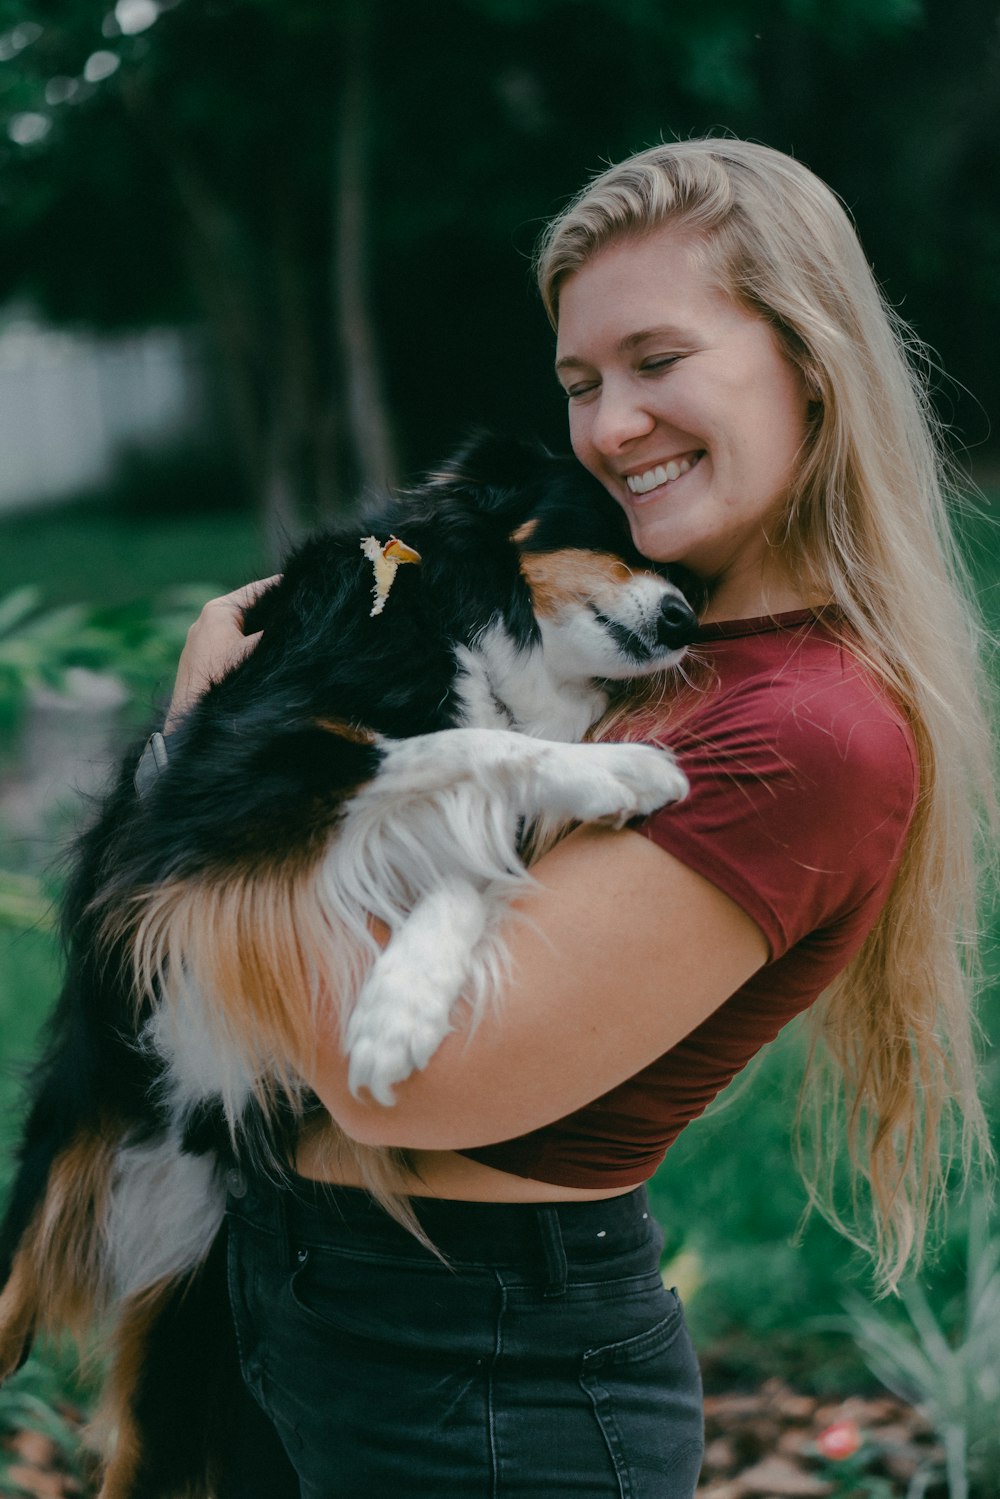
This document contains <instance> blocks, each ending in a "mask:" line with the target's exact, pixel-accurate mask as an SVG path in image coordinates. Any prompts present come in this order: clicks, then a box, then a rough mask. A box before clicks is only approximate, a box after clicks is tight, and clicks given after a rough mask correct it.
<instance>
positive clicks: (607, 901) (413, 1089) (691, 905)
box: [309, 827, 768, 1150]
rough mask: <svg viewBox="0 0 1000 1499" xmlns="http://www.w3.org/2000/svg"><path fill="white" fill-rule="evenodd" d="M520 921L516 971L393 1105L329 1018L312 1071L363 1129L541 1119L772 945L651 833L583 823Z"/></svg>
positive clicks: (625, 1072)
mask: <svg viewBox="0 0 1000 1499" xmlns="http://www.w3.org/2000/svg"><path fill="white" fill-rule="evenodd" d="M532 874H533V875H534V876H535V877H536V878H537V880H538V882H539V888H538V889H537V890H536V891H534V892H532V893H531V895H530V896H528V897H526V898H525V899H524V900H523V901H521V902H520V903H519V904H520V909H521V911H522V913H523V915H524V916H526V917H528V918H529V920H528V921H524V920H515V921H511V922H510V923H509V928H508V934H507V947H508V950H509V952H510V954H511V960H512V961H511V977H510V980H509V982H508V983H506V984H505V986H504V992H503V995H502V997H501V1000H500V1002H499V1004H498V1005H497V1007H496V1009H495V1011H493V1012H490V1013H487V1014H486V1015H484V1017H483V1018H482V1020H481V1021H480V1024H479V1025H478V1027H477V1028H476V1030H475V1032H474V1033H473V1034H472V1035H471V1036H470V1035H469V1034H468V1029H467V1019H466V1017H464V1016H463V1015H462V1013H461V1011H459V1012H458V1014H457V1015H456V1027H457V1028H456V1030H455V1032H454V1033H453V1034H452V1035H450V1036H449V1037H448V1038H447V1039H446V1040H445V1041H444V1043H443V1044H442V1045H441V1046H440V1047H439V1048H438V1050H437V1052H436V1053H435V1054H434V1056H433V1057H432V1058H431V1060H430V1062H429V1064H428V1066H427V1067H426V1069H425V1070H424V1071H423V1072H420V1073H416V1074H414V1075H413V1076H412V1077H410V1078H408V1079H407V1080H406V1081H405V1082H404V1083H401V1084H400V1085H399V1086H398V1087H397V1089H396V1103H395V1104H394V1105H393V1106H392V1107H384V1106H383V1105H380V1104H378V1103H375V1102H374V1101H372V1100H371V1099H370V1098H369V1097H368V1095H367V1094H365V1095H364V1097H363V1098H362V1099H360V1100H359V1099H356V1098H354V1097H352V1095H351V1093H350V1092H349V1090H348V1087H347V1061H346V1058H345V1057H344V1056H343V1054H342V1052H341V1048H340V1039H339V1036H338V1035H337V1034H336V1033H335V1031H334V1029H333V1028H332V1027H331V1028H322V1027H321V1028H318V1029H317V1034H316V1037H315V1048H316V1050H315V1057H316V1064H315V1070H314V1073H313V1075H312V1076H310V1078H309V1082H310V1085H311V1086H312V1087H313V1088H314V1090H315V1091H316V1093H317V1094H318V1096H319V1098H320V1099H321V1100H322V1102H323V1103H324V1104H325V1106H326V1107H327V1109H328V1110H329V1111H330V1113H331V1114H332V1115H333V1117H334V1118H335V1119H336V1120H337V1122H338V1123H339V1124H340V1125H341V1126H342V1127H343V1129H344V1130H345V1131H346V1132H347V1133H348V1134H349V1135H351V1136H352V1137H353V1138H354V1139H356V1140H359V1141H362V1142H363V1143H365V1144H370V1145H396V1146H404V1147H409V1148H411V1149H418V1150H454V1149H462V1148H472V1147H474V1146H478V1145H487V1144H492V1143H493V1142H495V1141H497V1140H504V1139H509V1138H510V1137H512V1136H515V1135H520V1134H523V1133H525V1132H526V1131H528V1130H532V1129H536V1128H539V1127H540V1126H541V1125H544V1124H547V1123H550V1122H551V1121H552V1120H554V1119H559V1118H561V1117H562V1116H563V1115H564V1114H567V1113H570V1112H571V1111H572V1110H574V1109H576V1108H579V1107H582V1106H583V1105H584V1104H586V1103H589V1102H590V1101H591V1100H593V1099H594V1098H596V1097H599V1096H600V1095H601V1094H602V1093H604V1092H606V1091H607V1090H608V1089H609V1088H612V1087H614V1086H616V1085H617V1084H618V1083H620V1082H623V1081H624V1080H625V1079H626V1078H628V1077H631V1076H632V1075H633V1074H634V1073H635V1072H637V1071H639V1070H640V1069H641V1068H642V1067H644V1066H646V1065H647V1064H648V1063H650V1062H651V1061H653V1060H655V1058H656V1057H658V1056H660V1055H662V1053H663V1052H665V1051H667V1050H669V1048H670V1047H671V1046H673V1045H674V1044H675V1043H676V1042H678V1041H680V1040H681V1039H682V1038H683V1037H684V1036H686V1035H687V1034H688V1032H689V1031H691V1030H693V1029H694V1027H695V1026H696V1025H698V1024H699V1022H700V1021H702V1020H703V1019H704V1018H705V1017H706V1016H707V1015H709V1014H711V1012H712V1011H713V1010H715V1009H717V1008H718V1006H719V1005H720V1004H722V1003H723V1002H724V1001H725V1000H726V999H728V997H729V996H730V995H731V994H733V993H734V992H735V990H736V989H738V988H739V987H740V985H741V984H742V983H743V982H744V981H745V980H746V979H748V978H749V977H750V975H751V974H752V973H753V972H755V971H756V969H758V968H759V967H760V966H761V965H762V964H763V963H764V962H766V960H767V956H768V950H767V944H766V942H765V940H764V937H763V935H762V933H761V931H760V929H759V928H758V927H757V926H756V924H755V923H754V922H753V921H752V920H751V919H750V918H749V917H748V916H747V915H745V913H744V912H743V911H742V910H741V909H740V908H739V907H738V906H737V905H736V904H735V903H734V902H733V901H731V900H730V899H729V898H728V896H725V895H723V894H722V893H721V892H720V891H719V890H717V889H716V888H715V886H714V885H712V884H710V883H709V882H708V881H707V880H705V879H703V878H702V877H701V876H700V875H697V874H694V873H693V872H692V871H691V870H690V869H688V868H687V867H686V866H685V865H683V864H682V863H681V862H680V861H679V860H677V859H675V858H674V857H673V856H672V855H670V854H668V853H666V852H665V851H664V850H663V849H661V848H658V847H657V846H656V845H655V844H654V843H652V842H650V841H649V840H648V839H646V838H643V837H641V836H640V835H638V834H636V833H634V832H630V831H625V832H612V831H610V830H607V829H604V828H596V827H590V828H580V829H578V830H577V831H576V832H575V833H573V834H572V835H571V836H570V837H569V838H567V839H565V840H564V842H562V843H561V844H559V845H558V846H557V847H556V848H555V849H554V850H553V851H552V852H551V853H549V854H547V855H546V856H545V858H544V859H542V860H540V861H539V863H538V864H536V865H534V866H533V868H532Z"/></svg>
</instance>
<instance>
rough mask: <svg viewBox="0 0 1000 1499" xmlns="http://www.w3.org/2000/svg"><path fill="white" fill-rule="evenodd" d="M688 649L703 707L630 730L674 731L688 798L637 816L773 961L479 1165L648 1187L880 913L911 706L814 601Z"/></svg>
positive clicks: (910, 794)
mask: <svg viewBox="0 0 1000 1499" xmlns="http://www.w3.org/2000/svg"><path fill="white" fill-rule="evenodd" d="M696 649H697V653H698V656H699V658H701V659H703V660H705V661H706V662H707V664H708V665H709V667H710V668H711V675H710V677H709V685H708V686H706V687H705V688H704V690H703V695H702V697H701V698H700V699H699V700H698V702H697V704H696V705H695V706H694V707H693V708H692V709H690V710H689V711H686V712H685V713H684V715H683V718H682V720H681V721H680V722H679V723H678V724H677V725H676V726H675V727H674V728H673V729H669V728H666V727H665V726H664V724H663V723H662V721H661V722H656V721H654V720H651V719H648V718H647V719H644V720H640V719H637V720H636V721H635V723H634V724H633V725H630V726H629V729H628V732H627V737H628V738H629V739H644V740H660V742H663V743H668V744H669V745H670V747H671V748H672V749H673V750H674V751H675V753H676V755H677V758H678V760H679V762H680V765H681V767H682V769H683V770H684V771H685V773H686V774H687V777H688V779H689V781H690V783H691V791H690V795H689V796H688V797H687V798H686V800H684V801H683V802H679V803H677V804H676V805H674V806H669V807H664V808H662V809H661V810H660V811H659V812H655V813H654V814H653V815H652V816H651V817H648V818H646V819H644V820H643V821H642V822H641V823H638V824H636V825H635V826H636V827H637V830H638V831H639V832H640V833H642V834H643V835H644V836H645V837H647V838H651V839H652V840H653V842H654V843H658V844H659V845H660V847H661V848H664V849H666V850H667V851H668V852H669V853H671V854H673V855H674V856H675V857H676V858H678V859H680V860H681V861H682V862H683V863H684V864H686V865H687V866H688V867H689V868H690V869H693V870H695V871H696V872H697V873H698V874H701V875H704V877H705V878H706V879H708V880H710V881H711V882H712V884H713V885H716V886H717V887H718V889H720V890H722V891H723V892H724V893H725V894H726V895H728V896H729V897H730V898H731V899H732V900H734V901H735V902H736V904H737V905H738V906H740V907H741V908H742V909H743V910H744V911H745V912H746V913H747V914H748V915H749V916H750V917H751V918H752V919H753V920H754V921H755V922H756V923H757V925H758V926H759V927H760V929H761V931H762V932H763V934H764V936H765V937H766V939H767V942H768V945H769V948H770V958H769V960H768V962H767V963H766V964H765V965H764V967H763V968H761V969H760V970H759V971H758V972H757V973H755V974H754V975H753V977H752V978H751V979H749V981H748V982H747V983H746V984H744V985H743V987H742V988H741V989H738V990H737V992H736V993H735V994H734V995H732V997H731V998H730V999H728V1000H727V1001H726V1002H725V1003H724V1004H723V1005H721V1006H720V1007H719V1009H717V1010H716V1011H715V1012H714V1013H713V1014H711V1015H710V1016H708V1018H707V1019H706V1020H703V1021H702V1022H701V1024H700V1025H698V1026H697V1027H696V1028H695V1030H693V1031H692V1032H691V1033H690V1034H689V1035H688V1036H686V1037H685V1038H684V1040H683V1041H681V1042H679V1043H678V1044H677V1045H676V1046H674V1047H673V1048H672V1049H671V1050H670V1051H668V1052H666V1053H665V1054H664V1055H663V1056H661V1057H660V1058H659V1059H658V1060H657V1061H655V1062H652V1063H650V1065H649V1066H648V1067H644V1068H643V1069H642V1071H641V1072H638V1073H636V1075H635V1076H634V1077H631V1078H629V1079H628V1080H627V1081H626V1082H623V1083H620V1084H619V1085H618V1086H617V1087H615V1088H612V1089H611V1090H610V1092H608V1093H605V1094H603V1095H602V1096H601V1097H600V1098H597V1099H595V1100H594V1102H593V1103H590V1104H588V1105H587V1106H586V1107H584V1108H582V1109H577V1110H576V1111H575V1112H574V1113H572V1114H568V1115H567V1116H566V1117H565V1118H563V1119H559V1120H557V1121H556V1122H555V1123H554V1124H549V1125H546V1126H545V1127H544V1128H542V1129H537V1130H533V1131H532V1132H531V1133H530V1134H526V1135H520V1136H518V1137H517V1138H516V1139H513V1140H505V1141H503V1142H501V1143H499V1144H496V1145H485V1146H481V1147H478V1148H476V1149H473V1150H464V1151H462V1152H461V1154H462V1155H466V1156H470V1157H471V1158H472V1159H473V1160H477V1161H482V1162H484V1163H485V1164H486V1165H488V1166H495V1167H497V1168H499V1169H500V1170H502V1171H509V1172H513V1173H514V1175H516V1176H526V1177H532V1178H534V1179H536V1180H539V1181H546V1182H554V1183H558V1184H559V1185H561V1186H567V1187H618V1186H625V1185H627V1184H629V1183H633V1182H639V1181H644V1180H645V1179H647V1178H648V1177H650V1176H651V1175H652V1174H653V1172H654V1171H655V1170H656V1167H657V1166H658V1165H659V1163H660V1162H661V1161H662V1159H663V1157H664V1154H665V1153H666V1150H667V1148H668V1146H669V1145H671V1144H672V1143H673V1141H674V1140H675V1139H676V1138H677V1136H678V1135H679V1134H680V1132H681V1130H682V1129H683V1128H684V1126H685V1125H686V1124H689V1123H690V1122H691V1120H692V1119H696V1118H697V1117H698V1115H699V1114H701V1113H702V1112H703V1110H704V1109H705V1108H706V1107H707V1106H708V1104H709V1103H710V1102H711V1101H712V1099H713V1098H714V1097H715V1096H716V1094H717V1093H718V1092H720V1090H721V1089H722V1088H724V1087H725V1086H726V1084H727V1083H728V1082H729V1081H730V1080H731V1079H732V1078H733V1077H734V1076H735V1075H736V1073H738V1072H739V1071H740V1070H741V1069H742V1068H743V1067H745V1066H746V1064H747V1063H748V1062H749V1061H750V1059H751V1058H752V1057H753V1056H754V1055H755V1054H756V1053H757V1052H758V1051H759V1050H760V1048H761V1047H762V1046H764V1045H765V1044H766V1043H767V1042H769V1041H772V1040H773V1039H774V1037H775V1036H776V1035H777V1034H778V1032H779V1031H780V1030H781V1028H782V1026H783V1025H785V1024H786V1022H787V1021H789V1020H791V1018H792V1017H793V1016H794V1015H797V1014H799V1013H800V1011H802V1010H804V1009H806V1008H807V1007H808V1006H809V1005H810V1004H812V1002H813V1000H815V999H816V998H817V997H818V996H819V994H820V993H821V992H822V990H823V989H825V988H826V986H827V985H828V984H829V983H830V982H831V981H832V980H833V979H834V978H835V977H836V975H837V974H838V973H839V972H840V971H841V970H842V969H843V968H844V967H845V965H846V964H847V963H848V962H849V960H850V959H851V958H852V957H853V955H854V954H855V953H856V952H857V951H858V949H859V947H860V946H861V944H862V943H863V941H864V939H865V937H866V936H867V934H868V932H869V931H870V930H871V927H872V926H873V924H874V922H875V920H876V918H877V916H878V914H879V912H880V910H881V909H882V905H883V903H884V901H885V898H886V896H887V894H888V892H889V888H890V886H891V884H892V880H893V878H894V875H895V872H896V868H897V866H898V863H899V859H900V856H901V853H902V848H903V843H904V839H905V836H906V831H907V828H908V827H909V823H910V818H911V816H912V814H913V808H914V805H915V803H916V797H917V789H918V787H917V756H916V749H915V745H914V741H913V736H912V734H911V732H910V729H909V726H908V724H907V721H906V718H905V715H904V713H903V712H902V711H901V709H900V708H899V707H898V706H897V705H896V704H895V703H894V702H893V700H892V699H891V698H890V697H889V696H888V695H887V693H886V692H885V691H884V689H883V688H882V687H881V686H879V684H878V683H877V682H876V681H874V680H873V678H872V677H871V675H869V674H868V673H867V672H866V671H865V669H864V668H863V667H862V666H861V665H860V663H859V662H858V661H857V659H856V658H855V657H854V656H853V655H852V654H851V653H850V651H849V650H847V649H846V648H845V647H844V646H843V645H841V644H840V643H838V641H837V640H836V639H835V638H834V636H833V635H832V634H831V632H830V631H829V629H828V628H826V627H825V626H824V625H823V624H822V623H821V622H819V621H817V620H816V619H815V618H814V616H813V615H812V614H811V613H809V612H805V611H803V612H798V613H794V614H784V615H779V616H777V617H776V618H775V619H759V620H731V621H726V622H724V623H720V624H715V625H707V626H705V627H704V628H703V630H702V632H701V636H700V640H699V644H698V646H697V648H696ZM663 919H664V920H665V921H669V920H670V912H669V911H664V913H663ZM609 997H611V996H609ZM620 997H621V998H623V999H627V996H620ZM669 999H670V979H669V975H666V976H665V978H664V1003H669Z"/></svg>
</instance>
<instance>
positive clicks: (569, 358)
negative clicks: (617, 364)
mask: <svg viewBox="0 0 1000 1499" xmlns="http://www.w3.org/2000/svg"><path fill="white" fill-rule="evenodd" d="M656 338H667V339H669V340H670V341H671V342H672V343H690V342H691V334H690V333H689V332H686V331H685V330H684V329H683V328H678V327H677V325H676V324H674V323H659V324H657V326H656V327H655V328H639V329H637V330H636V331H635V333H626V335H625V337H624V338H622V339H619V341H618V344H617V350H618V353H619V354H628V353H630V352H631V350H632V349H635V348H638V347H639V345H640V344H644V343H648V342H649V341H650V340H651V339H656ZM586 363H587V361H586V359H580V358H578V356H577V355H575V354H563V355H562V357H561V358H559V359H557V360H556V364H555V369H556V374H558V373H559V371H560V370H565V369H581V368H582V367H583V366H584V365H586Z"/></svg>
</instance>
